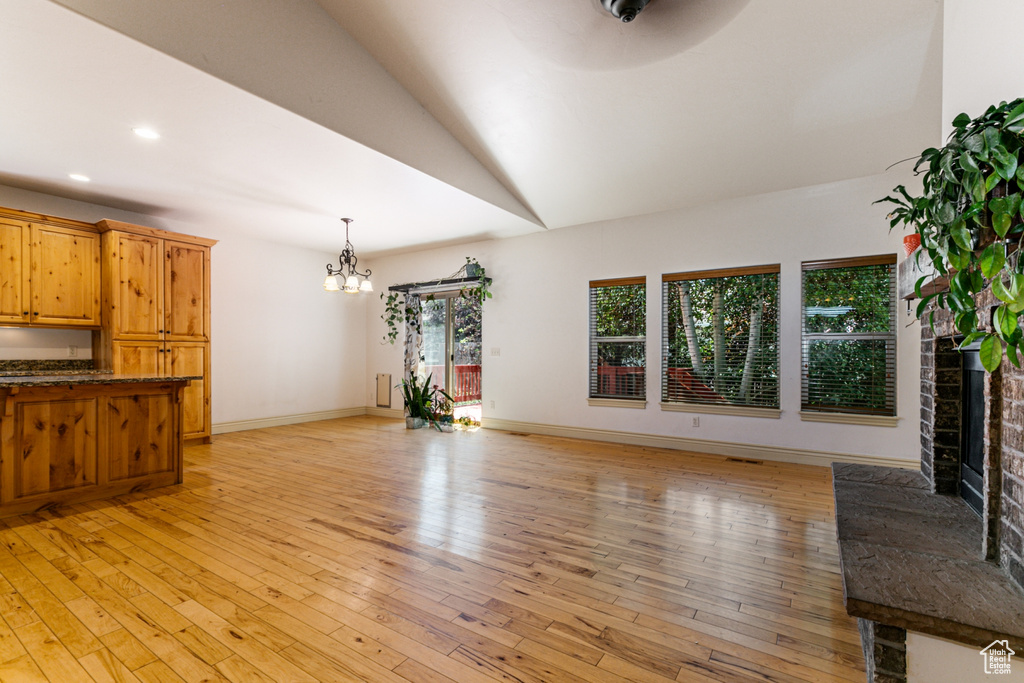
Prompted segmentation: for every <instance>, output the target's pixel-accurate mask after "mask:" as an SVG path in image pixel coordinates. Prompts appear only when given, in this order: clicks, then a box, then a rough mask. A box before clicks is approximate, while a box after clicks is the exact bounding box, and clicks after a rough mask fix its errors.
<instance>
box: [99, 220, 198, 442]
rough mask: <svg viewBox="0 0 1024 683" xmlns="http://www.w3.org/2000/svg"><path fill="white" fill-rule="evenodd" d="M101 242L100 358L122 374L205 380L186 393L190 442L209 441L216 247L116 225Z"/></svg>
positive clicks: (105, 228)
mask: <svg viewBox="0 0 1024 683" xmlns="http://www.w3.org/2000/svg"><path fill="white" fill-rule="evenodd" d="M97 227H98V228H99V230H100V232H101V234H102V242H103V266H104V274H103V284H102V290H103V294H102V299H103V311H104V315H105V316H106V322H105V324H104V327H103V330H102V332H101V334H100V338H99V341H98V343H97V347H98V348H96V349H94V350H95V354H94V355H95V356H96V358H98V359H99V360H100V364H101V366H102V367H103V368H105V369H107V368H109V369H110V370H112V371H113V372H117V373H128V374H135V373H149V372H157V373H159V374H162V375H166V376H168V377H181V376H185V375H202V377H203V379H202V380H193V381H192V384H191V385H190V386H189V387H188V388H187V389H186V390H185V397H184V432H185V438H186V439H196V438H202V439H207V440H208V439H209V437H210V428H211V425H210V422H211V421H210V247H211V246H213V245H214V244H216V241H215V240H208V239H204V238H201V237H191V236H188V235H180V234H176V233H167V232H163V231H160V230H155V229H153V228H147V227H144V226H138V225H131V224H128V223H121V222H118V221H110V220H105V221H100V222H99V223H97Z"/></svg>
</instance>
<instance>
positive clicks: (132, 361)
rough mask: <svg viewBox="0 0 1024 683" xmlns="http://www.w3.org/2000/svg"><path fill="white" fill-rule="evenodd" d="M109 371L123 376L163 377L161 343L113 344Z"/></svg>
mask: <svg viewBox="0 0 1024 683" xmlns="http://www.w3.org/2000/svg"><path fill="white" fill-rule="evenodd" d="M111 355H112V357H111V370H112V371H113V372H116V373H119V374H123V375H163V374H164V370H165V365H166V364H165V362H164V356H165V355H166V354H165V353H164V345H163V342H130V341H129V342H114V344H113V353H112V354H111Z"/></svg>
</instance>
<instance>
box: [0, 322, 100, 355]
mask: <svg viewBox="0 0 1024 683" xmlns="http://www.w3.org/2000/svg"><path fill="white" fill-rule="evenodd" d="M69 346H74V347H76V349H75V356H74V357H75V358H79V359H82V358H92V332H90V331H89V330H44V329H35V328H30V327H0V360H67V359H68V358H69V357H70V356H69V351H68V347H69Z"/></svg>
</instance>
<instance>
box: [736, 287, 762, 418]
mask: <svg viewBox="0 0 1024 683" xmlns="http://www.w3.org/2000/svg"><path fill="white" fill-rule="evenodd" d="M763 314H764V302H763V301H760V300H759V301H757V302H756V303H755V304H754V307H753V308H751V309H750V335H749V336H748V337H747V358H746V360H745V361H744V362H743V379H741V380H740V396H739V397H740V400H741V401H743V402H744V403H745V402H747V401H748V400H749V398H750V388H751V386H752V385H753V383H754V357H755V356H756V355H757V349H758V347H760V345H761V317H762V315H763Z"/></svg>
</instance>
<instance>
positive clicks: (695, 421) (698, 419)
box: [693, 417, 700, 427]
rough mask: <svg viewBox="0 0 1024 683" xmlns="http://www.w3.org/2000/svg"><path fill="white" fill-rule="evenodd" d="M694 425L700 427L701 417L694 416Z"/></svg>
mask: <svg viewBox="0 0 1024 683" xmlns="http://www.w3.org/2000/svg"><path fill="white" fill-rule="evenodd" d="M693 426H694V427H700V418H699V417H695V418H693Z"/></svg>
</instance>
